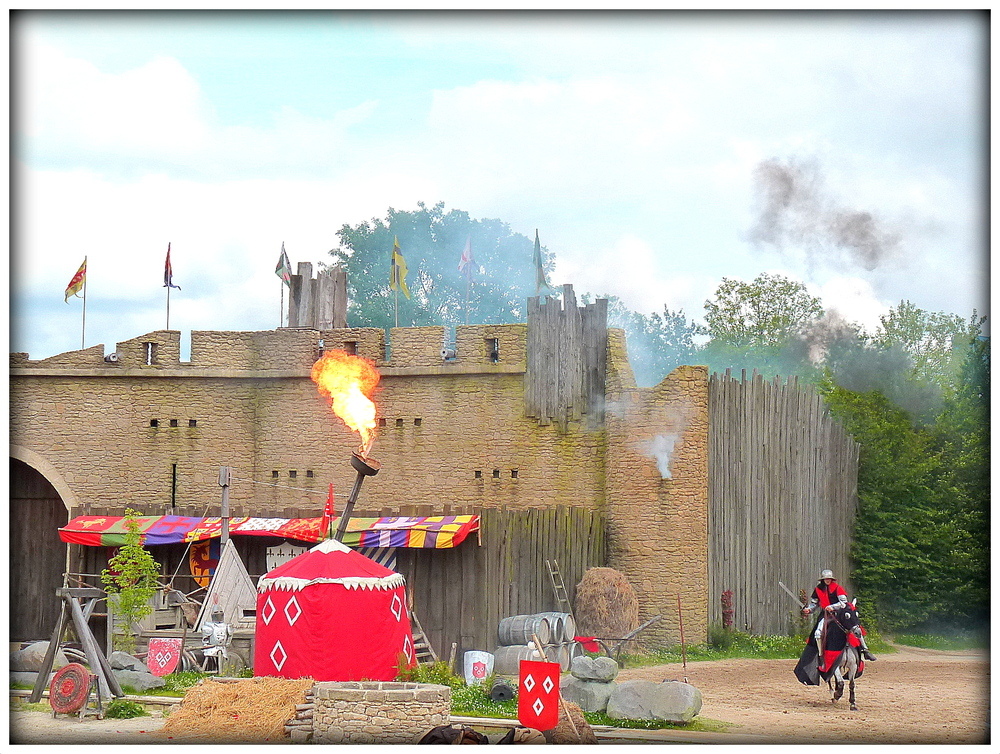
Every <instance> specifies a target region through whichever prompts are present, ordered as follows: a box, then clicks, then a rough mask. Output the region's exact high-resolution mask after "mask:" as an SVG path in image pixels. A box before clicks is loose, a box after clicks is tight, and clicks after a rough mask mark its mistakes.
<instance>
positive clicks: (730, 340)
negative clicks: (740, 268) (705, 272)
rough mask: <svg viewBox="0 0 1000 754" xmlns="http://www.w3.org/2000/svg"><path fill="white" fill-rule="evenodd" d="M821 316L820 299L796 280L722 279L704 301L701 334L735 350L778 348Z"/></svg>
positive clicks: (774, 277)
mask: <svg viewBox="0 0 1000 754" xmlns="http://www.w3.org/2000/svg"><path fill="white" fill-rule="evenodd" d="M822 314H823V307H822V305H821V304H820V300H819V299H818V298H816V297H815V296H811V295H809V293H808V291H807V290H806V287H805V286H804V285H803V284H802V283H799V282H798V281H795V280H790V279H788V278H786V277H783V276H781V275H768V274H767V273H761V274H760V275H758V276H757V277H756V278H754V280H753V281H752V282H750V283H746V282H743V281H742V280H736V279H734V278H722V282H721V283H720V284H719V287H718V288H717V289H716V291H715V297H714V298H712V299H709V300H708V301H706V302H705V323H706V327H705V328H704V333H705V334H706V335H708V336H709V337H710V338H711V339H712V341H714V342H718V343H725V344H727V345H729V346H732V347H734V348H737V349H746V350H753V349H773V348H776V347H778V348H780V347H783V346H784V345H785V344H786V343H787V342H788V341H789V340H790V339H791V338H792V337H793V336H794V335H795V334H796V333H798V332H799V331H801V330H802V329H803V328H804V327H805V326H806V325H808V324H809V323H810V322H812V321H814V320H816V319H817V318H819V317H820V316H822Z"/></svg>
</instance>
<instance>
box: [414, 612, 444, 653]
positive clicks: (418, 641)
mask: <svg viewBox="0 0 1000 754" xmlns="http://www.w3.org/2000/svg"><path fill="white" fill-rule="evenodd" d="M410 629H411V631H412V633H413V651H414V652H415V653H416V655H417V662H418V663H419V664H421V665H431V664H433V663H435V662H437V661H438V656H437V652H435V651H434V647H432V646H431V642H430V640H429V639H428V638H427V634H425V633H424V627H423V626H421V625H420V620H419V619H418V618H417V614H416V613H415V612H413V611H412V610H411V611H410Z"/></svg>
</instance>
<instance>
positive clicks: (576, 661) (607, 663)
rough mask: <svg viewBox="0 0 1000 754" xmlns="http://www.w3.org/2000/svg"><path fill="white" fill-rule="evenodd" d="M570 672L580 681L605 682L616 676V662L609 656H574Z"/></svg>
mask: <svg viewBox="0 0 1000 754" xmlns="http://www.w3.org/2000/svg"><path fill="white" fill-rule="evenodd" d="M570 672H571V673H572V674H573V675H574V676H575V677H576V678H579V679H580V680H581V681H597V682H599V683H607V682H609V681H613V680H614V679H615V678H616V677H617V676H618V663H617V662H615V661H614V660H612V659H611V658H610V657H587V656H581V657H574V658H573V663H572V665H571V666H570Z"/></svg>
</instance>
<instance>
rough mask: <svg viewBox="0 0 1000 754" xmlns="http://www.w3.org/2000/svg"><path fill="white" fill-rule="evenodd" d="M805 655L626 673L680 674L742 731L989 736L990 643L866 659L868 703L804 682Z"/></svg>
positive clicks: (847, 736)
mask: <svg viewBox="0 0 1000 754" xmlns="http://www.w3.org/2000/svg"><path fill="white" fill-rule="evenodd" d="M794 667H795V660H718V661H713V662H689V663H688V664H687V668H686V669H685V668H683V667H682V665H681V663H677V664H672V665H658V666H655V667H650V668H625V669H623V670H622V671H621V673H619V675H618V680H619V681H623V680H630V679H643V680H650V681H657V682H659V681H662V680H678V681H682V680H684V678H685V677H686V678H687V680H688V682H689V683H691V684H693V685H694V686H696V687H697V688H698V690H699V691H701V693H702V704H703V706H702V709H701V715H702V716H703V717H708V718H712V719H715V720H722V721H725V722H728V723H734V724H735V725H737V726H739V727H734V728H731V729H730V731H731V732H733V733H743V734H749V735H761V736H769V737H774V738H779V739H784V738H787V739H788V740H787V742H788V743H793V742H794V741H796V740H807V739H808V740H820V741H827V742H829V743H839V742H847V741H852V742H858V743H871V744H890V743H892V744H968V743H986V742H988V741H989V698H990V697H989V661H988V657H987V655H986V653H984V652H975V653H969V652H936V651H931V650H920V649H912V648H901V649H900V651H899V652H896V653H890V654H884V655H882V656H880V657H879V660H878V662H870V663H866V665H865V672H864V675H863V676H862V677H861V678H859V679H858V681H857V700H858V707H859V709H858V711H857V712H851V711H850V708H849V706H848V703H847V694H846V692H845V695H844V698H843V699H841V700H840V701H839V702H837V703H836V704H832V703H831V701H830V692H829V690H828V689H827V687H826V685H825V684H824V685H823V686H803V685H802V684H800V683H799V682H798V681H797V680H796V679H795V676H794V675H793V674H792V668H794Z"/></svg>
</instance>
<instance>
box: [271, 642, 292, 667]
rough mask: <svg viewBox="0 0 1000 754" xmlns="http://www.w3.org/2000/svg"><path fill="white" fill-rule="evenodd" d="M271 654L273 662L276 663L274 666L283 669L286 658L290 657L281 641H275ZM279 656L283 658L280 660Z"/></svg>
mask: <svg viewBox="0 0 1000 754" xmlns="http://www.w3.org/2000/svg"><path fill="white" fill-rule="evenodd" d="M269 656H270V658H271V662H273V663H274V667H275V668H277V669H278V670H281V666H282V665H284V664H285V660H287V659H288V654H287V653H286V652H285V648H284V647H283V646H281V642H280V641H276V642H274V649H272V650H271V654H270V655H269ZM278 657H280V658H281V659H280V660H279V659H278Z"/></svg>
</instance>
